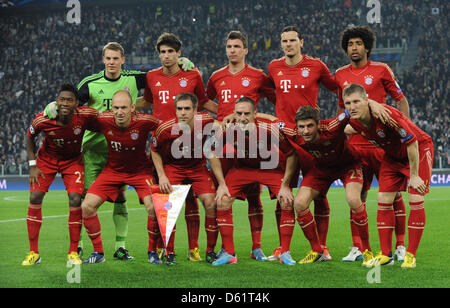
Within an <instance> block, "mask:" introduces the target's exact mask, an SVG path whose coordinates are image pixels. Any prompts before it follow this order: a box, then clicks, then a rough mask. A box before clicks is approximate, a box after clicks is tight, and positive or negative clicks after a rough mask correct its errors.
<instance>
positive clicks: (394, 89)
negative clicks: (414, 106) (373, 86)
mask: <svg viewBox="0 0 450 308" xmlns="http://www.w3.org/2000/svg"><path fill="white" fill-rule="evenodd" d="M381 82H382V83H383V86H384V88H385V89H386V92H388V93H389V95H391V97H392V98H393V99H394V100H395V101H396V102H398V101H399V100H401V99H402V98H404V97H405V96H404V95H403V92H402V89H400V86H399V84H398V82H397V80H396V78H395V76H394V73H393V72H392V70H391V68H390V67H389V66H388V65H386V66H385V69H384V70H383V73H382V75H381Z"/></svg>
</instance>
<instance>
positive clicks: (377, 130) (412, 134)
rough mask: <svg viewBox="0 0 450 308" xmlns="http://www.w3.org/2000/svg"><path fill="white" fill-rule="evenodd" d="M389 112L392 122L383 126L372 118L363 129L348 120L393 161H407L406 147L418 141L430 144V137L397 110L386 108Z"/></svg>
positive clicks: (355, 122) (353, 121) (361, 126)
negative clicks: (368, 124)
mask: <svg viewBox="0 0 450 308" xmlns="http://www.w3.org/2000/svg"><path fill="white" fill-rule="evenodd" d="M386 108H388V109H389V110H390V111H391V118H392V120H391V121H390V122H388V123H386V124H383V123H382V122H381V121H380V120H378V119H375V118H373V117H372V120H371V125H370V126H369V127H365V126H364V125H362V124H361V123H360V122H359V121H357V120H350V125H351V126H352V127H353V128H354V129H355V130H356V131H358V133H360V134H361V136H363V137H364V138H366V139H367V140H368V141H369V142H370V143H372V144H373V145H375V146H377V147H380V148H382V149H383V150H384V151H385V153H386V154H387V155H389V156H391V157H392V158H394V159H395V160H399V161H407V160H408V153H407V150H406V148H407V146H408V145H409V144H411V143H413V142H414V141H416V140H417V141H418V143H419V147H421V145H422V144H427V145H428V144H429V143H430V142H432V140H431V137H430V136H429V135H427V134H426V133H425V132H423V131H422V130H421V129H420V128H418V127H417V126H416V125H415V124H414V123H413V122H411V121H410V120H409V119H408V118H407V117H405V116H404V115H403V114H402V113H401V112H400V111H399V110H398V109H396V108H394V107H391V106H386Z"/></svg>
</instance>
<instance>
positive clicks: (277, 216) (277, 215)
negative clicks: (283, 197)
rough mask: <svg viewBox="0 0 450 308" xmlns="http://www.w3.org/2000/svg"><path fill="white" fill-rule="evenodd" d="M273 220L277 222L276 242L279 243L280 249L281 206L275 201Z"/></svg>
mask: <svg viewBox="0 0 450 308" xmlns="http://www.w3.org/2000/svg"><path fill="white" fill-rule="evenodd" d="M275 220H276V222H277V230H278V240H279V242H280V245H279V246H280V247H281V233H280V223H281V205H280V202H279V201H277V205H276V208H275Z"/></svg>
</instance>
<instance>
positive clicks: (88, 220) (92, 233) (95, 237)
mask: <svg viewBox="0 0 450 308" xmlns="http://www.w3.org/2000/svg"><path fill="white" fill-rule="evenodd" d="M83 224H84V228H85V229H86V232H87V234H88V236H89V238H90V239H91V241H92V246H93V247H94V251H96V252H98V253H103V243H102V234H101V226H100V220H99V219H98V215H97V213H95V215H94V216H91V217H83Z"/></svg>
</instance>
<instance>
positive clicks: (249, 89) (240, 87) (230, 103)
mask: <svg viewBox="0 0 450 308" xmlns="http://www.w3.org/2000/svg"><path fill="white" fill-rule="evenodd" d="M228 67H229V65H227V66H225V67H224V68H221V69H219V70H217V71H215V72H214V73H213V74H212V75H211V77H210V78H209V81H208V85H207V86H206V93H207V96H208V98H209V99H210V100H214V99H215V98H217V102H218V106H217V107H218V111H217V120H219V121H222V120H223V118H224V117H226V116H228V115H230V114H232V113H233V112H234V103H235V102H236V100H238V99H239V98H241V97H243V96H246V97H249V98H251V99H253V100H254V101H255V102H256V105H257V104H258V101H259V100H260V99H261V98H262V97H267V99H269V100H270V101H271V102H273V103H275V90H274V88H273V87H272V84H271V82H270V80H269V77H268V76H267V75H266V74H265V73H264V72H263V71H262V70H260V69H256V68H254V67H252V66H249V65H248V64H246V65H245V68H244V69H243V70H241V71H240V72H237V73H235V74H233V73H231V72H230V71H229V70H228Z"/></svg>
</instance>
